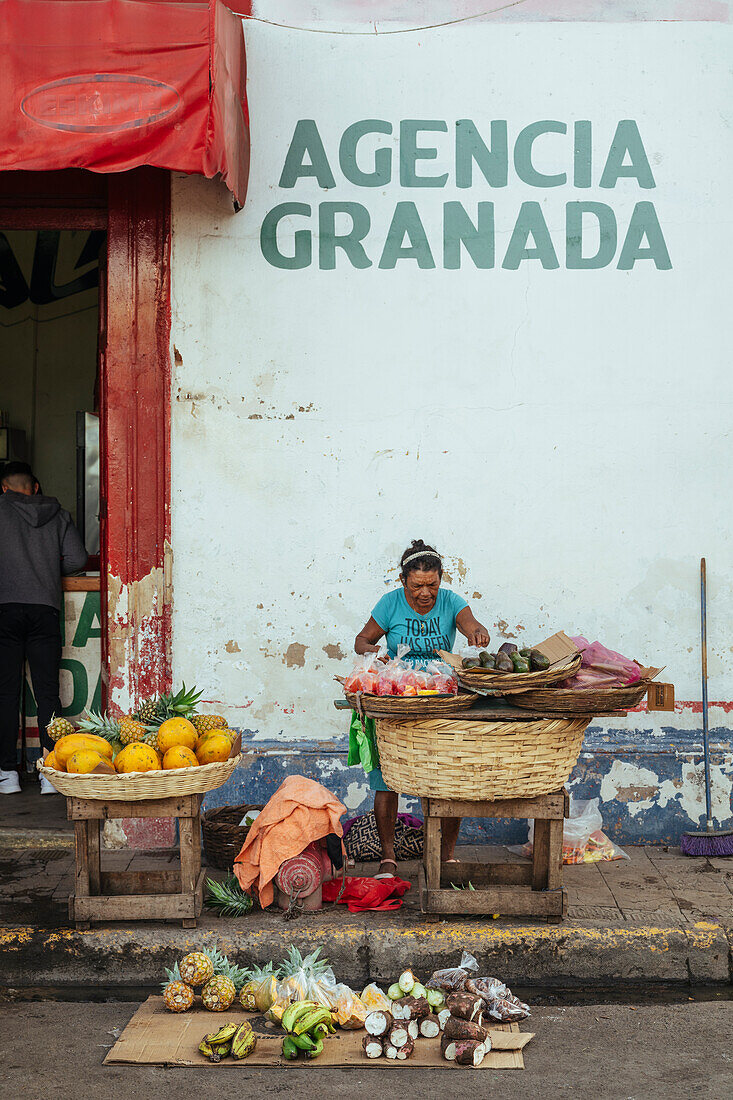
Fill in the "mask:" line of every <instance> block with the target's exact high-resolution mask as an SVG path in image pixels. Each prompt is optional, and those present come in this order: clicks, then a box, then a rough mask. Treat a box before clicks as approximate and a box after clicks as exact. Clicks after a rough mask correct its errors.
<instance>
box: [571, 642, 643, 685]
mask: <svg viewBox="0 0 733 1100" xmlns="http://www.w3.org/2000/svg"><path fill="white" fill-rule="evenodd" d="M572 640H573V642H575V644H576V646H577V647H578V649H579V650H580V651H581V653H582V660H581V665H580V668H579V669H578V672H577V673H576V675H575V676H571V677H570V679H569V680H563V682H562V685H561V686H562V687H565V688H573V689H574V690H575V691H583V690H588V689H598V688H612V687H625V686H626V685H627V684H635V683H637V682H638V681H639V680H640V679H641V669H640V667H639V665H637V663H636V661H632V660H631V658H629V657H624V656H623V655H622V654H621V653H615V652H614V651H613V650H612V649H606V647H605V646H604V645H601V643H600V642H589V641H588V639H587V638H584V637H583V636H582V635H578V637H577V638H573V639H572Z"/></svg>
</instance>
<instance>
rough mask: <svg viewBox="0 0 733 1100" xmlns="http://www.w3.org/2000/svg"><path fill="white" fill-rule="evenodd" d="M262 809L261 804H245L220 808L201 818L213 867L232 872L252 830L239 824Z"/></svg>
mask: <svg viewBox="0 0 733 1100" xmlns="http://www.w3.org/2000/svg"><path fill="white" fill-rule="evenodd" d="M261 809H263V806H262V805H261V804H260V805H255V804H253V803H252V804H250V803H243V804H242V805H241V806H219V807H218V808H217V809H215V810H207V811H206V813H205V814H204V816H203V817H202V818H201V833H202V835H203V838H204V852H205V853H206V860H207V862H208V863H209V865H210V866H211V867H218V868H219V869H220V870H222V871H229V870H231V868H232V865H233V863H234V860H235V858H236V856H238V855H239V852H240V849H241V847H242V845H243V844H244V842H245V840H246V839H247V833H248V832H249V830H250V826H249V825H240V824H239V822H240V821H242V819H243V818H244V816H245V814H247V813H249V811H250V810H261Z"/></svg>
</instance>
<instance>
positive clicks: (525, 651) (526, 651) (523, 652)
mask: <svg viewBox="0 0 733 1100" xmlns="http://www.w3.org/2000/svg"><path fill="white" fill-rule="evenodd" d="M531 652H532V650H531V649H529V647H527V646H525V648H524V649H520V651H519V656H520V657H529V655H530V654H531Z"/></svg>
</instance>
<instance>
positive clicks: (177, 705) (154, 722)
mask: <svg viewBox="0 0 733 1100" xmlns="http://www.w3.org/2000/svg"><path fill="white" fill-rule="evenodd" d="M202 694H203V693H202V692H200V691H196V688H195V687H193V688H190V689H188V690H187V689H186V685H185V684H183V686H182V687H181V688H180V690H179V691H177V692H175V693H174V692H169V693H167V694H164V695H158V696H157V698H155V699H146V700H145V702H143V703H142V704H141V705H140V707H138V709H137V710H136V711H135V714H134V715H133V717H134V718H136V719H137V720H138V721H139V722H142V723H143V724H144V725H145V726H146V727H147V729H148V731H149V733H148V737H147V738H146V740H147V741H148V744H154V737H153V735H154V734H155V732H156V731H157V729H158V726H161V725H162V724H163V722H165V721H166V719H167V718H188V717H189V716H190V715H191V714H192V712H193V711H194V710H195V709H196V704H197V703H198V701H199V699H200V698H201V695H202ZM151 737H153V739H152V740H151Z"/></svg>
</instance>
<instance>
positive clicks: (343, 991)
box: [333, 985, 371, 1031]
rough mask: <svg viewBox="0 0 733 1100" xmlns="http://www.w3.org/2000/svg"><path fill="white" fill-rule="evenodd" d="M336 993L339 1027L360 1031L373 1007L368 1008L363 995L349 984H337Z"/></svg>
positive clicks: (335, 1008) (345, 1029) (335, 1007)
mask: <svg viewBox="0 0 733 1100" xmlns="http://www.w3.org/2000/svg"><path fill="white" fill-rule="evenodd" d="M334 994H335V997H336V1004H335V1005H334V1006H333V1007H334V1010H335V1012H336V1022H337V1024H338V1025H339V1027H342V1028H343V1029H344V1031H358V1030H359V1028H360V1027H364V1021H365V1020H366V1018H367V1016H368V1015H369V1013H370V1011H371V1009H369V1008H367V1006H366V1005H365V1004H364V1002H363V1001H362V999H361V997H358V996H357V994H356V993H354V991H353V989H349V987H348V985H337V986H336V988H335V990H334Z"/></svg>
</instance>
